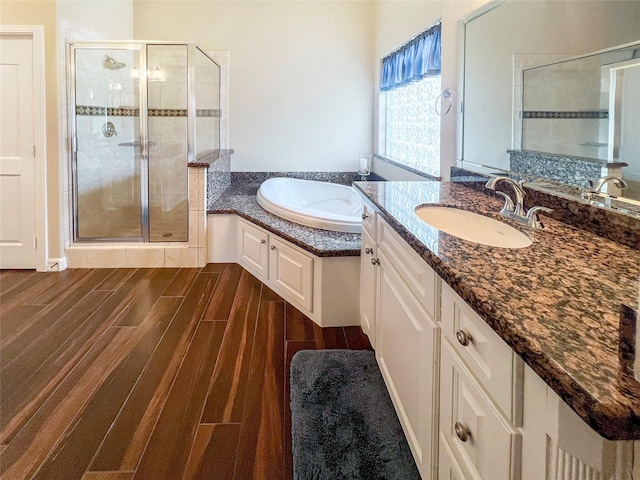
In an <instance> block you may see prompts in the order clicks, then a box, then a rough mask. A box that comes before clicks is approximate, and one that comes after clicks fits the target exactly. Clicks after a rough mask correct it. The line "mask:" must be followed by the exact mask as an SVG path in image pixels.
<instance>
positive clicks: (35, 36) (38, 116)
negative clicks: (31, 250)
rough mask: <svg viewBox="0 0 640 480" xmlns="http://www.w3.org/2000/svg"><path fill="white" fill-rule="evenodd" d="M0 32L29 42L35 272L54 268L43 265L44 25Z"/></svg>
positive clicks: (4, 28)
mask: <svg viewBox="0 0 640 480" xmlns="http://www.w3.org/2000/svg"><path fill="white" fill-rule="evenodd" d="M0 35H2V36H10V35H16V36H18V35H19V36H30V37H31V40H32V42H33V110H34V111H33V121H34V134H35V135H34V144H35V155H34V162H35V176H34V181H35V191H36V212H35V214H36V238H37V242H38V243H37V248H36V265H35V269H36V270H37V271H39V272H46V271H49V270H57V269H56V268H51V269H48V268H47V263H48V257H49V237H48V234H47V220H48V215H47V182H46V178H47V150H46V148H47V145H46V132H47V130H46V95H45V86H46V82H45V57H44V26H42V25H0Z"/></svg>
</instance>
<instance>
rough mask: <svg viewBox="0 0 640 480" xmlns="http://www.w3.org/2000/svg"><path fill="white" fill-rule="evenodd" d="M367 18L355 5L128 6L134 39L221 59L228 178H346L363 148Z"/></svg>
mask: <svg viewBox="0 0 640 480" xmlns="http://www.w3.org/2000/svg"><path fill="white" fill-rule="evenodd" d="M372 28H373V11H372V7H371V3H370V2H360V1H340V2H328V1H303V2H292V1H288V2H287V1H242V2H228V1H210V2H209V1H208V2H201V1H162V0H135V1H134V34H135V37H136V38H137V39H141V40H195V41H196V42H197V44H198V45H199V46H200V47H202V48H204V49H216V50H228V51H229V52H230V67H229V70H230V86H229V89H230V92H229V101H230V107H229V108H230V126H229V136H230V147H231V148H233V149H234V150H235V154H234V157H233V162H232V169H233V170H234V171H353V170H355V168H356V156H357V154H359V153H366V152H370V151H371V150H372V131H371V118H372V115H373V111H372V102H371V98H372V91H373V67H372V65H371V61H370V59H371V57H372V39H373V30H372Z"/></svg>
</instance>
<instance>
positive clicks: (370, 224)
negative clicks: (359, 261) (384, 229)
mask: <svg viewBox="0 0 640 480" xmlns="http://www.w3.org/2000/svg"><path fill="white" fill-rule="evenodd" d="M377 219H378V214H377V213H376V211H375V210H374V209H373V208H372V207H371V206H369V205H368V204H367V203H363V205H362V231H363V232H367V233H368V234H369V235H371V236H372V237H374V236H375V232H376V223H377Z"/></svg>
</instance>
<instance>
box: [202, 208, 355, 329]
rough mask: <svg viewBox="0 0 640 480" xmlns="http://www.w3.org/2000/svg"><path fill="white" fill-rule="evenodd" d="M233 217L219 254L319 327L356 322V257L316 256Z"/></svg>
mask: <svg viewBox="0 0 640 480" xmlns="http://www.w3.org/2000/svg"><path fill="white" fill-rule="evenodd" d="M227 217H229V216H227ZM233 217H234V218H233V220H231V219H229V218H226V219H225V221H226V223H227V224H230V223H233V226H234V227H235V231H236V237H235V239H234V241H233V244H232V242H230V241H227V242H226V245H225V246H224V248H223V249H222V248H221V250H224V251H225V252H234V255H235V260H236V261H237V262H238V263H239V264H240V265H242V266H243V267H244V268H246V269H247V270H248V271H249V272H251V273H252V274H253V275H255V276H256V277H257V278H258V279H260V281H262V282H263V283H264V284H266V285H267V286H269V288H271V289H272V290H274V291H275V292H276V293H278V294H279V295H280V296H282V297H283V298H284V299H285V300H287V301H289V302H290V303H291V304H292V305H293V306H295V307H296V308H297V309H298V310H300V311H301V312H302V313H304V314H305V315H306V316H308V317H309V318H310V319H311V320H313V321H314V322H316V323H317V324H318V325H320V326H321V327H333V326H348V325H357V324H358V323H359V315H358V310H359V308H358V307H359V296H358V285H359V267H360V260H359V259H358V257H327V258H322V257H317V256H315V255H312V254H311V253H309V252H307V251H305V250H303V249H302V248H300V247H298V246H297V245H293V244H292V243H289V242H287V241H285V240H283V239H282V238H280V237H278V236H277V235H274V234H273V233H270V232H267V231H266V230H264V229H263V228H261V227H258V226H257V225H254V224H252V223H250V222H248V221H246V220H244V219H243V218H237V219H236V218H235V216H233ZM236 222H237V226H236ZM219 223H220V222H219ZM223 237H224V236H223ZM227 237H229V236H228V235H227ZM226 256H227V257H228V256H230V254H226ZM225 260H226V258H222V259H214V260H212V259H210V260H209V261H225ZM227 261H228V260H227Z"/></svg>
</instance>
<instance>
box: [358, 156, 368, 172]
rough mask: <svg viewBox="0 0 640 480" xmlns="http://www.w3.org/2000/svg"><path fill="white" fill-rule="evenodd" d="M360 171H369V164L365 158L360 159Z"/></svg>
mask: <svg viewBox="0 0 640 480" xmlns="http://www.w3.org/2000/svg"><path fill="white" fill-rule="evenodd" d="M360 170H361V171H363V172H365V171H367V170H369V162H368V161H367V157H360Z"/></svg>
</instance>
